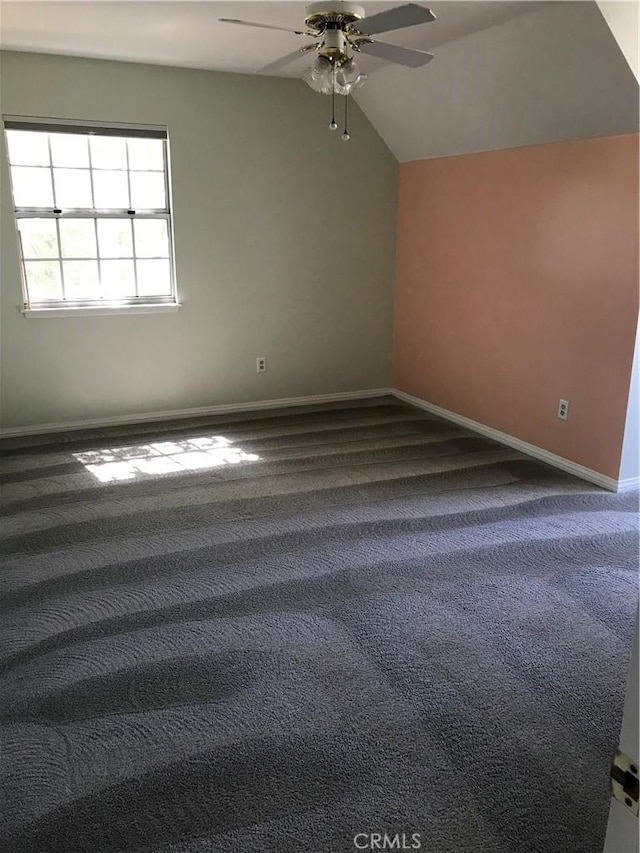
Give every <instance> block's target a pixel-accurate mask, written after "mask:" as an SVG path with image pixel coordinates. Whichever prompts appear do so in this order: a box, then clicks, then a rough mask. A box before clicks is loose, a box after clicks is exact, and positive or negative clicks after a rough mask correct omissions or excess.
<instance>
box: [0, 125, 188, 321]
mask: <svg viewBox="0 0 640 853" xmlns="http://www.w3.org/2000/svg"><path fill="white" fill-rule="evenodd" d="M34 125H35V123H34ZM12 129H13V128H8V130H12ZM33 131H34V132H40V133H46V134H47V150H48V155H49V164H48V166H34V167H33V168H40V169H48V170H49V177H50V181H51V189H52V194H53V202H54V207H53V208H48V207H45V208H41V207H26V206H23V207H17V206H16V207H14V218H15V221H16V230H17V231H18V236H19V247H20V268H21V273H22V279H23V291H24V297H25V298H24V304H25V306H26V307H34V306H43V307H53V306H58V307H60V308H65V307H80V306H84V307H87V306H96V307H100V306H105V305H112V306H117V305H123V306H125V305H135V304H140V300H141V299H142V298H141V297H140V295H139V285H138V263H137V262H138V261H139V260H165V261H167V263H168V267H169V289H170V292H169V294H157V295H154V296H149V295H146V296H144V298H143V300H144V302H145V303H147V304H175V303H176V288H175V269H174V259H173V232H172V228H171V210H170V192H169V164H168V151H167V139H166V136H165V137H160V136H152V137H149V138H154V139H158V140H159V141H161V142H162V162H163V169H162V174H163V179H164V181H163V183H164V197H165V206H164V207H163V208H144V209H142V210H141V211H140V212H138V211H135V212H132V209H131V208H107V209H104V208H96V207H93V208H64V209H63V208H60V207H59V206H58V204H57V198H56V185H55V180H54V173H53V169H54V166H53V155H52V150H51V138H50V133H53V132H55V131H53V130H51V129H47V130H42V131H40V130H39V129H38V127H37V126H34V127H33ZM58 132H62V133H64V130H63V129H61V130H60V131H58ZM104 135H105V136H108V135H109V134H108V133H105V134H104ZM118 135H119V136H120V137H121V138H122V137H123V136H124V138H125V142H126V144H125V152H126V164H127V168H126V173H127V185H128V191H129V202H130V203H131V169H130V168H129V166H130V160H129V139H130V138H137V137H136V136H135V135H133V134H132V136H131V137H127V136H126V134H124V133H122V134H114V136H118ZM90 136H91V132H90V131H87V133H86V137H87V148H88V157H89V167H88V169H87V168H86V167H82V169H78V171H89V175H90V186H91V196H92V198H91V200H92V201H93V202H94V204H95V191H94V182H93V172H94V171H125V170H124V169H119V170H114V169H95V168H94V166H93V163H92V159H91V144H90ZM7 151H8V147H7ZM8 159H9V173H10V180H11V173H12V170H13V168H14V166H13V164H11V161H10V158H8ZM16 167H17V168H20V166H16ZM61 168H62V167H61ZM65 168H67V167H65ZM71 168H72V167H71ZM134 171H137V172H150V173H152V174H159V173H160V171H161V170H160V169H136V170H134ZM11 189H12V195H13V197H14V198H15V195H14V194H13V186H11ZM58 210H59V211H60V212H59V213H58V212H56V211H58ZM23 218H24V219H26V218H34V219H54V220H56V238H57V242H58V253H59V254H58V257H57V258H40V259H29V260H30V261H31V262H33V261H37V260H41V261H47V260H48V261H55V260H57V261H58V265H59V270H60V282H61V288H62V294H63V296H62V299H51V300H31V299H30V297H29V287H28V282H27V269H26V264H27V263H28V262H29V260H27V259H25V257H24V251H23V246H22V240H21V238H20V234H19V229H18V227H17V226H18V220H19V219H23ZM61 218H69V219H83V218H87V219H93V220H94V227H95V236H96V257H95V258H89V259H88V258H78V259H75V258H64V260H65V261H73V260H95V261H97V264H98V275H99V278H100V287H101V289H102V264H101V260H102V259H101V256H100V243H99V239H98V219H128V220H129V222H130V228H131V240H132V251H133V256H132V257H127V258H120V260H131V261H132V262H133V274H134V285H135V296H128V297H118V298H104V297H103V296H101V297H100V298H99V299H96V298H95V297H91V298H87V299H81V300H78V299H74V300H71V299H67V295H66V287H65V281H64V265H63V258H62V242H61V236H60V225H59V220H60V219H61ZM135 218H138V219H164V220H165V221H166V228H167V253H168V254H167V255H166V256H159V255H158V256H153V257H145V258H138V257H137V255H136V246H135V228H134V227H133V220H134V219H135Z"/></svg>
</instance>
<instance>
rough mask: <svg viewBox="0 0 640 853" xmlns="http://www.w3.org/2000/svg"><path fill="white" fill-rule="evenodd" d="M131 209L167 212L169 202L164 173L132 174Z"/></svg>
mask: <svg viewBox="0 0 640 853" xmlns="http://www.w3.org/2000/svg"><path fill="white" fill-rule="evenodd" d="M130 175H131V207H132V208H133V209H134V210H165V209H166V206H167V202H166V199H165V192H164V174H163V173H162V172H131V173H130Z"/></svg>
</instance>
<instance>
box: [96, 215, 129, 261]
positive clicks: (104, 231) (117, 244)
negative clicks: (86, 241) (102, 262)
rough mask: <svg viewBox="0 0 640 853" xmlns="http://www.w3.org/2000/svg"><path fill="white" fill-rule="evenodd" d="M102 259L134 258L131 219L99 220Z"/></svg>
mask: <svg viewBox="0 0 640 853" xmlns="http://www.w3.org/2000/svg"><path fill="white" fill-rule="evenodd" d="M98 245H99V247H100V257H101V258H132V257H133V244H132V242H131V220H130V219H98Z"/></svg>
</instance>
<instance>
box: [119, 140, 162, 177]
mask: <svg viewBox="0 0 640 853" xmlns="http://www.w3.org/2000/svg"><path fill="white" fill-rule="evenodd" d="M127 144H128V146H129V168H130V169H142V170H143V171H145V170H147V169H149V170H153V169H158V170H159V171H161V172H162V171H163V170H164V156H163V151H162V146H163V142H162V140H161V139H129V140H127Z"/></svg>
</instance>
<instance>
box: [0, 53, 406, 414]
mask: <svg viewBox="0 0 640 853" xmlns="http://www.w3.org/2000/svg"><path fill="white" fill-rule="evenodd" d="M1 72H2V84H1V97H2V101H1V107H2V112H3V113H4V114H8V115H24V116H50V117H55V118H69V119H86V120H93V121H105V122H116V121H117V122H132V123H152V124H163V125H167V126H168V128H169V139H170V151H171V169H172V187H173V211H174V220H173V221H174V233H175V254H176V269H177V283H178V293H179V299H180V302H181V303H182V306H183V307H182V308H181V309H180V311H179V312H178V313H175V314H165V315H157V314H156V315H132V316H109V317H70V318H60V317H58V318H53V319H51V318H46V319H33V318H29V319H26V318H25V317H23V316H22V314H21V313H20V310H19V308H20V306H21V298H22V297H21V290H20V280H19V272H18V254H17V246H16V242H15V232H14V228H13V223H12V203H11V198H10V194H9V191H8V171H7V165H6V156H5V151H4V147H3V148H2V151H1V152H0V154H1V160H2V163H1V168H2V172H1V183H2V187H1V189H2V197H1V215H2V220H1V225H2V264H1V274H2V303H1V304H2V315H1V321H2V356H3V357H2V420H1V425H2V427H4V428H16V427H20V426H27V425H37V424H53V423H62V422H71V421H81V420H87V419H100V418H108V417H114V416H120V415H135V414H137V413H146V412H154V411H163V410H170V409H185V408H195V407H199V406H209V405H215V404H227V403H239V402H251V401H257V400H261V399H274V398H283V397H295V396H302V395H310V394H323V393H333V392H339V391H351V390H360V389H368V388H379V387H387V386H389V384H390V365H391V336H392V322H393V307H392V306H393V278H394V252H395V215H396V197H397V172H398V166H397V163H396V161H395V159H394V158H393V156H392V155H391V154H390V153H389V151H388V149H387V148H386V146H385V145H384V143H383V142H382V140H381V139H380V137H379V136H378V135H377V133H376V132H375V130H374V129H373V128H372V126H371V125H370V124H369V122H368V121H367V120H366V119H365V118H364V116H363V115H362V113H361V112H360V111H359V110H358V109H357V107H355V104H354V109H353V111H352V120H351V134H352V139H351V141H350V142H348V143H344V142H342V141H341V140H340V138H339V135H338V133H331V132H330V131H329V130H328V128H327V125H328V120H329V117H330V116H329V106H330V103H329V99H328V98H326V97H323V96H321V95H317V94H315V93H314V92H312V91H311V90H310V89H308V88H307V86H305V84H304V83H302V82H300V81H297V80H284V79H275V78H267V77H257V76H256V77H254V76H248V75H240V74H224V73H218V72H207V71H193V70H186V69H176V68H165V67H160V66H149V65H137V64H129V63H120V62H108V61H97V60H88V59H79V58H71V57H59V56H47V55H42V54H27V53H11V52H8V53H4V54H2V57H1ZM2 145H3V146H4V140H3V141H2ZM258 355H266V356H267V359H268V372H267V373H266V374H263V375H257V374H256V371H255V357H256V356H258Z"/></svg>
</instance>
